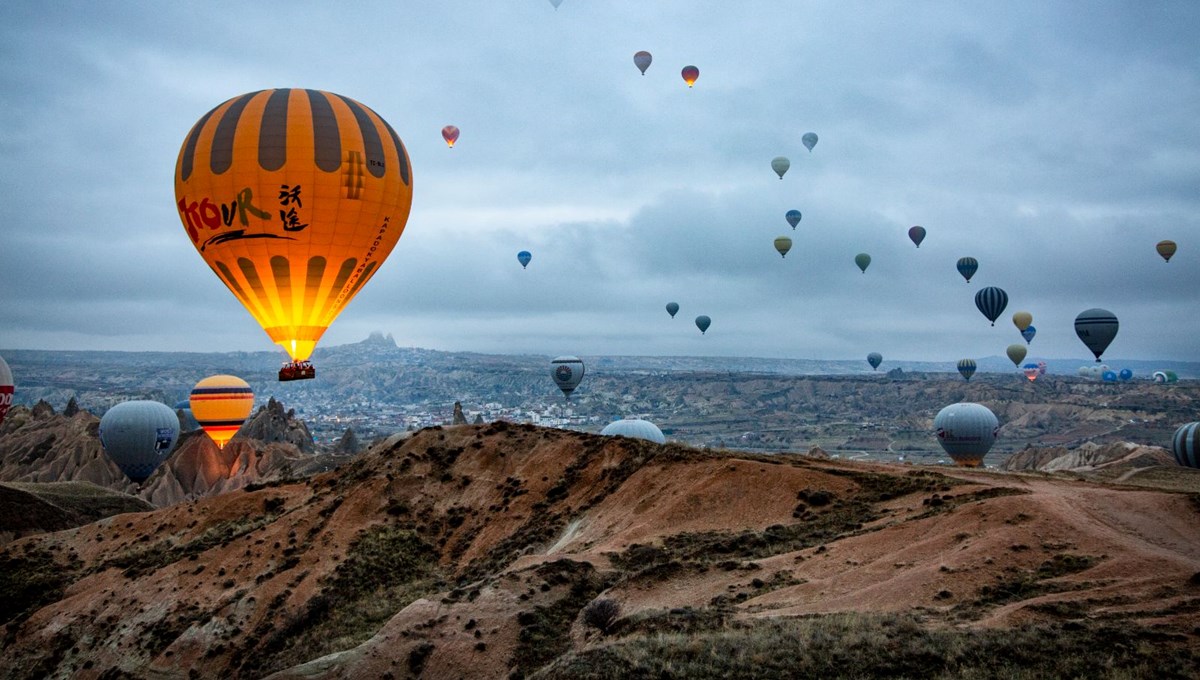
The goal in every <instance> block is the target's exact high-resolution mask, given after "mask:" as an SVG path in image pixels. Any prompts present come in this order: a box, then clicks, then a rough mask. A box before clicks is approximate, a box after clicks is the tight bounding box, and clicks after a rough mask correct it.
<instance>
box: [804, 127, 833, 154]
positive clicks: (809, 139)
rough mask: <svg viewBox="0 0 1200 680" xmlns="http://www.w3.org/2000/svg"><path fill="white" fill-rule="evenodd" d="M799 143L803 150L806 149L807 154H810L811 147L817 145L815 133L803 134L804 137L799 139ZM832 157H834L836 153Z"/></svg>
mask: <svg viewBox="0 0 1200 680" xmlns="http://www.w3.org/2000/svg"><path fill="white" fill-rule="evenodd" d="M800 143H801V144H803V145H804V148H806V149H808V151H809V153H812V150H813V147H814V146H816V145H817V133H815V132H805V133H804V136H803V137H801V138H800ZM834 155H836V152H835V154H834Z"/></svg>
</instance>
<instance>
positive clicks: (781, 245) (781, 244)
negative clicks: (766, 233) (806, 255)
mask: <svg viewBox="0 0 1200 680" xmlns="http://www.w3.org/2000/svg"><path fill="white" fill-rule="evenodd" d="M791 249H792V239H790V238H788V237H787V236H780V237H778V238H776V239H775V250H778V251H779V256H780V257H787V254H788V251H789V250H791Z"/></svg>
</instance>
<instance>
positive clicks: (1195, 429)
mask: <svg viewBox="0 0 1200 680" xmlns="http://www.w3.org/2000/svg"><path fill="white" fill-rule="evenodd" d="M1171 450H1172V451H1173V452H1174V453H1175V462H1176V463H1179V464H1180V465H1182V466H1184V467H1190V468H1200V423H1188V424H1187V425H1184V426H1183V427H1181V428H1179V429H1178V430H1175V437H1174V438H1173V439H1172V440H1171Z"/></svg>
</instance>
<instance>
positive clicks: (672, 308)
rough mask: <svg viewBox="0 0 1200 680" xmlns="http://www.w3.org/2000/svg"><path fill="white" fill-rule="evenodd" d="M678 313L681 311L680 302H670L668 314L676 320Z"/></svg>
mask: <svg viewBox="0 0 1200 680" xmlns="http://www.w3.org/2000/svg"><path fill="white" fill-rule="evenodd" d="M678 311H679V303H678V302H668V303H667V314H670V315H671V318H672V319H674V318H675V314H676V312H678Z"/></svg>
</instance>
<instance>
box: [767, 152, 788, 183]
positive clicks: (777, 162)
mask: <svg viewBox="0 0 1200 680" xmlns="http://www.w3.org/2000/svg"><path fill="white" fill-rule="evenodd" d="M790 167H792V162H791V161H789V160H788V159H787V158H786V157H784V156H776V157H775V158H772V159H771V169H772V170H774V171H775V174H776V175H779V179H783V175H784V173H786V172H787V171H788V168H790Z"/></svg>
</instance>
